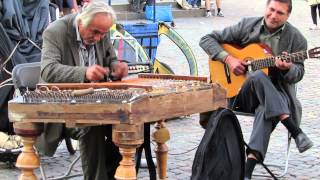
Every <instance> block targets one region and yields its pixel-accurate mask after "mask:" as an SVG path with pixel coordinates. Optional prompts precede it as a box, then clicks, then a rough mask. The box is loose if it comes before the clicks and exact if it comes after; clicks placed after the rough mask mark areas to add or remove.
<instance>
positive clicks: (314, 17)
mask: <svg viewBox="0 0 320 180" xmlns="http://www.w3.org/2000/svg"><path fill="white" fill-rule="evenodd" d="M310 9H311V18H312V22H313V24H314V25H317V5H314V6H310Z"/></svg>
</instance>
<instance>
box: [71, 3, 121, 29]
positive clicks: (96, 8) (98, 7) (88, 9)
mask: <svg viewBox="0 0 320 180" xmlns="http://www.w3.org/2000/svg"><path fill="white" fill-rule="evenodd" d="M98 13H105V14H106V15H109V16H111V18H112V21H113V22H115V21H116V19H117V18H116V13H115V12H114V10H113V9H112V7H111V6H109V5H108V3H106V2H104V1H97V0H96V1H92V2H90V3H88V5H86V6H85V7H83V10H82V12H81V13H80V14H79V15H78V16H77V20H79V19H80V20H81V22H82V24H83V25H84V26H88V25H89V24H90V22H91V20H92V18H93V17H94V16H95V15H96V14H98Z"/></svg>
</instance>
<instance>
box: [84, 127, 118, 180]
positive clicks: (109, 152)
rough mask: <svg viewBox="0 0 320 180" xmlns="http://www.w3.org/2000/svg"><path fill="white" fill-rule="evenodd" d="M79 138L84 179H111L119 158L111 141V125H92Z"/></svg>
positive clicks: (116, 148) (116, 149)
mask: <svg viewBox="0 0 320 180" xmlns="http://www.w3.org/2000/svg"><path fill="white" fill-rule="evenodd" d="M89 128H90V129H89V131H88V132H87V133H86V134H85V135H84V136H82V137H81V138H80V139H79V145H80V155H81V162H82V170H83V174H84V179H85V180H102V179H103V180H111V179H114V174H115V171H116V169H117V167H118V165H119V162H120V160H121V155H120V153H119V148H118V147H116V146H115V144H114V143H113V142H112V126H111V125H107V126H93V127H89Z"/></svg>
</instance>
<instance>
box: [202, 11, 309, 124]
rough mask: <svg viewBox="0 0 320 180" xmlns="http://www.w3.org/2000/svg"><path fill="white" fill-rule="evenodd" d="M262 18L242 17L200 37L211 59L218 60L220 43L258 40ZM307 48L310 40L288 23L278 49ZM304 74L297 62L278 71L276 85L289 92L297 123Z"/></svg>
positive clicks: (291, 51)
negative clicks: (298, 88)
mask: <svg viewBox="0 0 320 180" xmlns="http://www.w3.org/2000/svg"><path fill="white" fill-rule="evenodd" d="M262 19H263V17H251V18H243V19H242V20H241V21H240V22H239V23H238V24H235V25H233V26H230V27H227V28H225V29H224V30H222V31H213V32H212V33H210V34H207V35H206V36H204V37H202V38H201V40H200V46H201V47H202V48H203V50H204V51H205V52H206V53H207V54H208V55H209V57H210V58H211V59H215V57H216V56H217V55H218V54H219V53H220V52H221V51H222V50H223V49H222V47H221V46H220V44H221V43H229V44H237V45H239V46H242V47H244V46H246V45H248V44H251V43H259V35H260V32H261V27H262V26H261V22H262ZM271 48H272V47H271ZM306 49H307V40H306V39H305V38H304V37H303V35H302V34H301V33H300V32H299V30H298V29H297V28H295V27H293V26H292V25H291V24H290V23H288V22H287V23H286V24H285V27H284V29H283V31H282V33H281V38H280V41H279V51H278V52H288V53H293V52H298V51H302V50H306ZM275 55H277V54H275ZM303 75H304V63H303V62H296V63H294V64H293V65H292V66H291V68H290V69H289V71H287V72H286V73H279V74H278V76H277V82H276V86H278V87H279V89H280V90H281V91H282V92H285V94H287V95H288V98H289V99H290V102H291V104H292V107H291V113H292V114H291V115H292V118H293V119H294V121H295V122H296V123H297V124H298V125H299V124H300V122H301V115H302V109H301V104H300V102H299V101H298V99H297V98H296V89H295V88H296V87H295V84H296V83H297V82H299V81H300V80H301V79H302V78H303Z"/></svg>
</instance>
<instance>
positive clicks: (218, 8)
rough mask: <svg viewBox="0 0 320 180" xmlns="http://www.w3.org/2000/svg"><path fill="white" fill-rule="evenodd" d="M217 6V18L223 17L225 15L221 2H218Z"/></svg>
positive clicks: (219, 0)
mask: <svg viewBox="0 0 320 180" xmlns="http://www.w3.org/2000/svg"><path fill="white" fill-rule="evenodd" d="M216 6H217V16H219V17H223V14H222V12H221V0H216Z"/></svg>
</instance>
